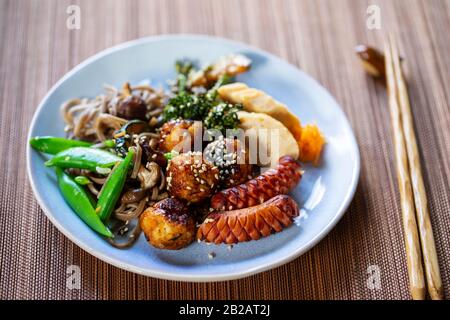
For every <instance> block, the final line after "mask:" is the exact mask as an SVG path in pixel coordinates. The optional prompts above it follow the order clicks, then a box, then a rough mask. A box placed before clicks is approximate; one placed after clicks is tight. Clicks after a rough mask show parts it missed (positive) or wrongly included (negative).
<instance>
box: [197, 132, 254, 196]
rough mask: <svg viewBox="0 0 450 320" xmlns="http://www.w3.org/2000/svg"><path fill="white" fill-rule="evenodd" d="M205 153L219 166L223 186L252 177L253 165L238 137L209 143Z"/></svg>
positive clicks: (229, 185) (239, 182)
mask: <svg viewBox="0 0 450 320" xmlns="http://www.w3.org/2000/svg"><path fill="white" fill-rule="evenodd" d="M204 153H205V158H206V159H207V160H209V161H210V162H212V163H213V164H214V165H215V166H217V167H218V169H219V179H220V186H221V187H224V188H230V187H234V186H237V185H239V184H241V183H244V182H246V181H247V180H249V179H251V178H252V173H253V165H251V164H250V163H249V157H248V152H247V151H246V150H245V148H244V147H243V146H242V144H241V143H240V141H239V140H238V139H231V138H225V139H223V138H221V139H218V140H216V141H214V142H211V143H210V144H208V145H207V146H206V148H205V151H204Z"/></svg>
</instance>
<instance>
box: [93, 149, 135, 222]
mask: <svg viewBox="0 0 450 320" xmlns="http://www.w3.org/2000/svg"><path fill="white" fill-rule="evenodd" d="M134 153H135V152H134V150H132V149H131V150H129V151H128V153H127V155H126V157H125V159H124V160H123V161H122V162H120V163H119V164H118V165H116V166H115V167H114V169H113V170H112V171H111V173H110V175H109V177H108V179H107V180H106V182H105V184H104V185H103V187H102V190H101V191H100V195H99V197H98V202H97V207H96V208H95V212H97V214H98V215H99V216H100V219H102V220H103V221H107V220H108V219H109V217H110V215H111V213H112V211H113V210H114V207H115V205H116V202H117V200H118V199H119V196H120V193H121V192H122V189H123V186H124V184H125V180H126V179H127V174H128V170H129V169H130V167H131V163H132V161H133V158H134Z"/></svg>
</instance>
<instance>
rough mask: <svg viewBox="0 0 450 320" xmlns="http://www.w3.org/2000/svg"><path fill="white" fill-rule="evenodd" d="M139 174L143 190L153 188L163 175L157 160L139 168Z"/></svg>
mask: <svg viewBox="0 0 450 320" xmlns="http://www.w3.org/2000/svg"><path fill="white" fill-rule="evenodd" d="M137 176H138V180H139V181H140V182H141V188H142V189H143V190H148V189H150V188H153V187H154V186H155V185H156V184H157V183H158V182H159V179H160V176H161V175H160V170H159V166H158V165H157V164H156V163H155V162H148V163H147V165H146V166H145V168H144V167H143V166H141V167H140V168H139V172H138V175H137Z"/></svg>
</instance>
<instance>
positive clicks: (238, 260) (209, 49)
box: [27, 35, 360, 281]
mask: <svg viewBox="0 0 450 320" xmlns="http://www.w3.org/2000/svg"><path fill="white" fill-rule="evenodd" d="M229 53H242V54H244V55H246V56H248V57H249V58H250V59H251V60H252V61H253V64H252V69H251V71H250V72H248V73H246V74H243V75H242V76H239V77H238V80H239V81H243V82H245V83H247V84H248V85H249V86H251V87H255V88H258V89H261V90H264V91H266V92H268V93H269V94H270V95H272V96H273V97H275V98H276V99H277V100H279V101H282V102H283V103H285V104H286V105H288V106H289V107H290V108H291V110H292V111H293V112H294V113H295V114H296V115H297V116H298V117H300V119H301V121H302V123H312V122H315V123H317V124H318V126H319V127H320V128H321V129H322V130H323V132H324V134H325V136H326V138H327V142H328V143H327V145H326V147H325V150H324V153H323V158H322V163H323V164H322V165H321V166H320V167H317V168H314V167H310V166H306V167H305V169H306V173H305V175H304V177H303V179H302V181H301V183H300V184H299V185H298V186H297V188H296V189H295V190H294V191H293V193H292V195H293V197H294V198H295V199H296V200H297V201H298V203H299V205H300V206H301V207H302V210H301V218H300V219H298V221H296V224H294V225H293V226H291V227H290V228H288V229H286V230H284V231H283V232H281V233H278V234H275V235H272V236H270V237H267V238H264V239H261V240H259V241H252V242H247V243H242V244H238V245H235V246H234V247H233V248H232V250H229V248H228V247H227V246H226V245H220V246H216V245H206V244H203V243H197V242H196V243H193V244H192V245H190V246H189V247H187V248H185V249H182V250H179V251H169V250H158V249H155V248H153V247H151V246H149V245H148V244H147V243H146V241H145V238H144V236H141V238H140V239H139V240H138V241H137V243H136V244H135V245H134V246H133V247H132V248H130V249H127V250H119V249H115V248H113V247H111V246H110V245H109V244H108V243H107V242H106V241H104V240H103V239H102V238H100V237H99V236H97V234H96V233H94V232H93V231H91V229H89V228H88V227H87V226H86V225H85V224H84V223H83V222H82V221H81V220H80V219H79V218H78V217H77V216H76V215H75V214H74V213H73V212H72V210H71V209H70V208H69V207H68V205H67V204H66V203H65V201H64V199H63V198H62V196H61V194H60V193H59V191H58V188H57V185H56V183H55V174H54V172H53V171H52V169H49V168H46V167H45V166H44V160H45V159H44V158H43V157H42V156H41V155H40V154H39V153H38V152H36V151H34V150H32V149H31V148H30V147H28V150H27V158H28V159H27V165H28V174H29V177H30V181H31V185H32V187H33V190H34V193H35V195H36V198H37V200H38V201H39V204H40V205H41V207H42V209H43V210H44V212H45V213H46V215H47V217H48V218H49V219H50V220H51V221H52V222H53V224H54V225H55V226H56V227H57V228H58V229H59V230H60V231H61V232H62V233H64V234H65V235H66V236H67V237H68V238H69V239H71V240H72V241H73V242H75V243H76V244H77V245H78V246H80V247H81V248H83V249H84V250H86V251H87V252H89V253H91V254H92V255H94V256H96V257H98V258H99V259H102V260H104V261H106V262H108V263H110V264H112V265H114V266H117V267H119V268H122V269H125V270H129V271H132V272H136V273H139V274H143V275H147V276H151V277H156V278H163V279H171V280H180V281H220V280H229V279H236V278H240V277H245V276H248V275H251V274H255V273H258V272H261V271H264V270H268V269H271V268H274V267H276V266H279V265H281V264H284V263H287V262H289V261H291V260H293V259H295V258H296V257H298V256H299V255H301V254H303V253H304V252H306V251H307V250H309V249H311V248H312V247H313V246H314V245H315V244H316V243H318V242H319V241H320V240H321V239H322V238H323V237H324V236H325V235H326V234H327V233H328V232H329V231H330V230H331V229H332V228H333V227H334V225H335V224H336V223H337V222H338V221H339V219H340V218H341V217H342V215H343V214H344V212H345V210H346V209H347V206H348V205H349V203H350V201H351V199H352V197H353V194H354V192H355V189H356V185H357V182H358V177H359V168H360V163H359V151H358V146H357V144H356V141H355V137H354V135H353V133H352V129H351V127H350V125H349V123H348V121H347V119H346V117H345V115H344V113H343V112H342V110H341V108H340V106H339V105H338V104H337V103H336V101H335V100H334V99H333V97H332V96H331V95H330V94H329V93H328V92H327V91H326V90H325V89H324V88H323V87H322V86H320V85H319V84H318V83H317V82H316V81H314V80H313V79H312V78H310V77H309V76H308V75H306V74H305V73H303V72H302V71H300V70H298V69H297V68H296V67H294V66H292V65H290V64H288V63H287V62H285V61H283V60H281V59H279V58H277V57H275V56H273V55H271V54H269V53H267V52H264V51H261V50H259V49H256V48H252V47H249V46H247V45H244V44H242V43H238V42H233V41H229V40H225V39H219V38H212V37H206V36H194V35H174V36H161V37H152V38H145V39H139V40H135V41H131V42H127V43H124V44H122V45H119V46H117V47H114V48H111V49H107V50H105V51H103V52H100V53H99V54H96V55H95V56H93V57H92V58H89V59H88V60H86V61H84V62H83V63H81V64H80V65H78V66H77V67H75V68H74V69H73V70H72V71H70V72H69V73H68V74H66V75H65V76H64V77H63V78H62V79H61V80H60V81H58V83H57V84H56V85H55V86H54V87H53V88H52V89H51V90H50V92H49V93H48V94H47V95H46V97H45V98H44V99H43V101H42V102H41V104H40V105H39V107H38V109H37V110H36V113H35V115H34V118H33V121H32V124H31V128H30V132H29V137H32V136H38V135H54V136H64V131H63V128H64V124H63V121H62V119H61V118H60V113H59V106H60V104H61V103H62V102H64V101H65V100H67V99H69V98H73V97H95V96H97V95H99V94H101V93H102V92H103V84H105V83H109V84H112V85H115V86H117V87H120V86H121V85H122V84H123V83H124V82H125V81H130V82H131V83H132V84H136V83H139V82H141V81H145V80H150V81H151V84H165V83H166V80H167V79H169V78H173V77H174V71H173V70H174V68H173V66H174V61H175V60H176V59H179V58H182V57H188V58H195V59H198V60H199V61H200V62H210V61H214V60H216V59H217V58H218V57H220V56H222V55H225V54H229ZM318 63H320V62H318ZM210 252H214V253H215V258H214V259H209V258H208V253H210Z"/></svg>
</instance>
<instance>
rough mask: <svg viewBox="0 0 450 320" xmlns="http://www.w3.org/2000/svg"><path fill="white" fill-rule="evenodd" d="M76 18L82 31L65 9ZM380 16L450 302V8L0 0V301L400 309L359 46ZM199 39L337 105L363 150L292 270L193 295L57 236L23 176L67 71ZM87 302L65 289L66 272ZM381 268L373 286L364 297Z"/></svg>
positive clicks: (193, 289) (386, 190)
mask: <svg viewBox="0 0 450 320" xmlns="http://www.w3.org/2000/svg"><path fill="white" fill-rule="evenodd" d="M69 4H77V5H79V6H80V8H81V29H80V30H68V29H67V28H66V18H67V14H66V8H67V6H68V5H69ZM369 4H376V5H378V6H379V7H380V9H381V18H382V20H381V24H382V28H383V30H388V29H389V30H391V31H393V32H394V33H395V34H396V35H397V37H398V39H399V42H400V47H401V48H400V49H401V52H402V55H403V56H404V57H405V59H406V64H405V67H406V74H407V79H408V82H409V88H410V95H411V101H412V109H413V113H414V120H415V126H416V130H417V136H418V137H417V138H418V142H419V144H420V152H421V157H422V164H423V169H424V171H425V174H424V177H425V183H426V189H427V192H428V199H429V206H430V211H431V212H430V213H431V219H432V223H433V227H434V234H435V237H436V243H437V250H438V255H439V263H440V267H441V273H442V280H443V284H444V289H445V294H446V297H447V298H449V297H450V253H449V252H450V199H449V192H450V191H449V190H450V186H449V180H450V179H449V178H450V168H449V166H450V130H449V127H450V108H449V95H450V93H449V90H448V88H449V70H450V61H449V57H450V55H449V52H450V41H449V40H450V39H449V35H448V32H449V30H450V22H449V21H450V19H449V4H450V2H449V1H446V0H427V1H417V0H397V1H388V0H386V1H380V0H370V1H365V0H361V1H358V0H354V1H351V0H333V1H331V0H329V1H328V0H317V1H314V0H311V1H300V0H298V1H296V0H291V1H284V0H278V1H276V0H273V1H262V0H246V1H237V0H226V1H225V0H224V1H219V0H212V1H211V0H185V1H183V0H179V1H166V0H164V1H163V0H161V1H75V0H71V1H32V0H29V1H25V0H19V1H5V0H0V43H1V44H2V45H1V46H0V151H1V152H0V163H1V166H0V182H1V183H0V228H1V232H0V259H1V260H0V298H2V299H6V298H25V299H29V298H44V299H48V298H51V299H214V298H215V299H350V298H352V299H383V298H384V299H408V298H409V292H408V279H407V271H406V260H405V254H404V245H403V237H402V227H401V221H400V214H399V210H400V207H399V195H398V192H397V185H396V179H395V166H394V155H393V152H392V150H393V148H392V143H391V132H390V125H389V123H390V122H389V114H388V112H387V110H388V109H387V108H388V107H387V100H386V95H385V90H384V89H383V88H382V87H381V86H379V85H377V84H376V83H375V82H374V81H373V80H372V79H370V78H369V77H367V76H366V75H365V74H364V73H363V71H362V69H361V67H360V65H359V62H358V61H357V59H356V57H355V55H354V53H353V47H354V46H355V45H356V44H358V43H368V44H373V45H376V46H378V47H382V32H383V30H381V31H380V30H369V29H367V28H366V18H367V14H366V10H367V7H368V5H369ZM180 32H182V33H202V34H210V35H218V36H222V37H227V38H231V39H235V40H239V41H243V42H246V43H249V44H251V45H254V46H257V47H260V48H262V49H265V50H267V51H269V52H272V53H274V54H276V55H278V56H280V57H282V58H284V59H286V60H288V61H289V62H291V63H293V64H295V65H297V66H298V67H300V68H301V69H303V70H304V71H306V72H307V73H309V74H310V75H311V76H313V77H314V78H316V79H317V80H318V81H319V82H321V83H322V84H323V85H324V86H325V87H326V88H327V89H328V90H329V91H330V92H331V93H332V94H333V95H334V96H335V97H336V99H337V101H338V102H339V103H340V104H341V105H342V106H343V108H344V111H345V112H346V114H347V115H348V117H349V120H350V122H351V124H352V126H353V128H354V131H355V134H356V137H357V140H358V143H359V146H360V149H361V160H362V167H361V178H360V182H359V187H358V189H357V192H356V195H355V198H354V201H353V202H352V204H351V206H350V208H349V209H348V212H347V213H346V215H345V216H344V218H343V219H342V220H341V222H340V223H339V224H338V225H337V226H336V228H335V229H334V230H333V231H332V232H331V233H330V234H329V235H328V236H327V237H326V238H325V239H324V240H323V241H322V242H320V243H319V244H318V245H317V246H316V247H314V248H313V249H312V250H310V251H309V252H308V253H306V254H304V255H303V256H301V257H300V258H298V259H296V260H295V261H293V262H291V263H289V264H287V265H284V266H281V267H279V268H277V269H274V270H272V271H268V272H264V273H262V274H259V275H255V276H252V277H249V278H246V279H242V280H237V281H229V282H221V283H211V284H190V283H180V282H172V281H164V280H157V279H152V278H147V277H143V276H138V275H135V274H132V273H129V272H126V271H122V270H120V269H117V268H115V267H112V266H110V265H107V264H106V263H104V262H102V261H100V260H98V259H96V258H94V257H93V256H91V255H89V254H88V253H86V252H84V251H83V250H81V249H80V248H78V247H77V246H75V245H74V244H73V243H71V242H70V241H69V240H68V239H67V238H65V237H64V236H63V235H62V234H61V233H60V232H59V231H58V230H57V229H56V228H55V227H53V225H52V224H51V223H50V222H49V220H47V218H46V217H45V215H44V213H43V212H42V210H41V209H40V208H39V206H38V204H37V202H36V200H35V198H34V196H33V193H32V191H31V187H30V184H29V183H28V180H27V176H26V168H25V162H26V159H25V150H26V135H27V131H28V128H29V124H30V121H31V118H32V115H33V112H34V110H35V109H36V107H37V105H38V103H39V101H40V100H41V99H42V98H43V96H44V95H45V93H46V92H47V91H48V90H49V89H50V87H51V86H52V85H53V84H54V83H55V82H56V81H57V80H58V79H59V78H60V77H61V76H63V75H64V74H65V73H66V72H67V71H69V70H70V69H71V68H72V67H74V66H75V65H77V64H78V63H79V62H81V61H82V60H84V59H85V58H87V57H89V56H91V55H92V54H95V53H96V52H98V51H100V50H102V49H104V48H107V47H110V46H113V45H116V44H119V43H121V42H123V41H126V40H130V39H135V38H139V37H143V36H150V35H157V34H166V33H180ZM72 264H74V265H78V266H80V268H81V273H82V283H81V290H69V289H67V288H66V279H67V277H68V275H67V273H66V272H67V266H69V265H72ZM371 265H376V266H378V267H379V270H380V276H381V283H380V284H381V287H380V288H379V289H370V288H371V286H370V285H369V286H368V285H367V282H368V278H369V274H368V267H369V266H371Z"/></svg>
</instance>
